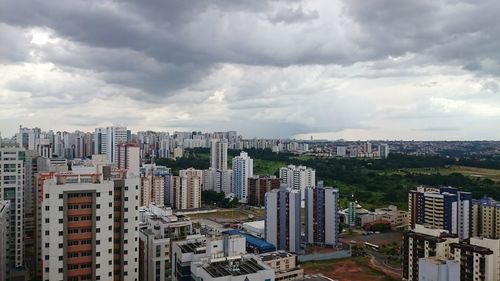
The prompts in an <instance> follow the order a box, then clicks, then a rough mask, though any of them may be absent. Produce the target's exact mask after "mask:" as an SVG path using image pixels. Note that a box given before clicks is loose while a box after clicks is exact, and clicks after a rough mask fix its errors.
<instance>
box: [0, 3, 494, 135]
mask: <svg viewBox="0 0 500 281" xmlns="http://www.w3.org/2000/svg"><path fill="white" fill-rule="evenodd" d="M499 10H500V2H498V1H492V0H491V1H490V0H484V1H455V0H443V1H431V0H421V1H398V0H370V1H363V0H339V1H329V0H326V1H299V0H294V1H285V0H284V1H246V0H214V1H181V0H178V1H174V0H167V1H164V0H152V1H83V0H75V1H54V0H45V1H42V0H33V1H16V0H0V42H2V44H0V74H11V75H8V77H7V76H6V78H4V80H3V81H0V85H1V86H2V87H4V89H0V90H6V92H10V93H9V95H10V97H14V96H15V94H16V93H23V94H26V93H29V96H30V97H31V99H29V100H28V101H29V102H28V104H30V106H32V107H33V108H39V107H41V106H42V107H49V106H52V107H54V108H57V107H58V106H59V108H67V107H68V106H69V105H71V104H72V103H79V104H82V105H87V106H88V107H87V108H94V107H95V108H96V110H98V111H102V108H105V109H106V110H107V109H108V108H109V111H110V113H109V114H105V115H99V114H95V115H96V116H97V118H93V117H89V119H91V120H94V121H95V122H98V121H99V120H101V119H103V118H107V117H106V116H109V118H108V120H110V121H114V120H118V119H120V118H122V117H123V116H122V115H123V114H116V113H112V111H121V108H120V106H121V102H122V101H123V102H124V101H128V99H130V101H128V102H130V103H131V104H132V105H130V104H128V105H127V106H129V107H128V108H132V109H133V108H134V106H136V107H137V110H138V111H142V110H144V111H149V110H151V111H153V110H155V109H157V110H158V112H155V114H156V115H155V116H157V117H155V118H157V119H155V122H158V123H160V122H166V121H165V120H166V119H164V115H168V114H171V115H174V116H171V115H169V116H168V118H169V119H168V120H172V121H171V122H172V124H170V126H182V127H196V126H206V127H207V128H208V127H210V126H215V127H214V129H224V128H223V127H227V128H228V129H230V128H235V127H241V128H242V130H244V131H247V132H255V135H268V136H269V135H274V134H278V135H286V134H295V133H310V132H325V131H330V132H331V131H341V130H342V129H346V128H347V129H348V128H358V129H362V128H367V127H363V125H362V124H363V122H365V123H369V122H370V121H371V120H374V119H376V118H378V117H379V116H388V117H390V118H394V119H395V120H396V119H397V120H402V119H404V118H405V117H404V116H411V117H412V118H413V117H415V116H416V117H417V118H421V119H427V120H431V119H432V118H439V117H442V116H448V117H449V116H452V117H455V116H457V115H459V114H462V113H460V112H456V110H455V108H456V107H453V106H457V105H456V104H454V103H453V97H450V95H447V96H446V95H445V94H446V93H442V91H441V90H442V88H440V87H442V86H441V85H445V84H444V83H443V81H442V80H440V78H442V76H446V75H449V76H455V77H458V76H460V75H469V74H470V73H472V74H474V75H476V77H477V78H478V79H483V80H484V81H479V82H478V81H472V82H470V83H477V84H478V85H479V86H477V87H476V88H474V87H472V86H471V88H473V89H477V91H476V90H471V91H470V92H471V93H469V94H467V93H461V94H457V95H456V97H457V101H458V100H460V99H466V98H468V99H471V100H472V99H475V100H474V102H476V100H477V102H478V104H479V105H480V104H481V102H483V100H480V98H481V97H487V99H488V100H492V101H493V102H491V103H488V104H492V106H493V105H495V104H497V102H496V101H498V92H499V90H498V89H499V87H498V82H499V81H498V79H497V78H498V75H500V52H498V50H499V49H500V17H498V16H497V12H498V11H499ZM32 28H36V29H37V30H43V31H44V32H47V33H48V34H49V35H50V36H52V37H53V38H52V39H54V40H49V41H48V42H43V43H41V44H30V40H31V38H30V32H31V31H32ZM24 64H26V65H27V66H25V67H24V68H23V65H24ZM40 65H42V66H40ZM2 67H4V69H5V71H3V69H2ZM33 74H39V75H33ZM32 76H36V77H32ZM424 76H428V77H425V78H422V79H419V78H420V77H424ZM431 76H435V77H431ZM440 76H441V77H440ZM405 79H407V80H405ZM457 79H467V78H457ZM366 80H370V82H366ZM402 80H405V81H406V84H404V83H401V82H400V81H402ZM378 81H383V82H380V84H378V83H379V82H378ZM485 81H489V82H488V83H485ZM444 82H446V81H444ZM357 83H367V84H363V86H365V87H364V88H363V87H356V84H357ZM369 83H373V84H369ZM384 83H385V84H384ZM392 84H398V85H400V86H401V88H398V89H396V88H395V87H394V88H393V87H391V85H392ZM353 85H354V86H353ZM372 85H373V89H371V88H370V87H371V86H372ZM408 85H410V86H408ZM413 86H415V87H418V91H426V92H425V96H422V98H415V99H411V98H408V99H407V100H404V101H405V102H409V103H411V104H413V105H414V104H417V105H416V109H417V113H413V112H408V110H407V108H411V107H408V106H407V107H404V106H402V105H401V104H400V103H401V102H402V101H401V100H402V99H401V100H398V99H394V100H391V97H390V94H391V93H393V94H394V96H403V95H408V96H412V95H417V94H415V92H413V93H406V92H405V91H406V90H407V88H408V87H413ZM457 88H458V87H457ZM346 89H347V90H346ZM345 91H351V92H345ZM352 91H361V92H365V91H366V92H370V94H371V93H373V95H376V94H380V95H381V96H382V97H381V98H380V99H378V100H376V101H374V100H375V99H373V98H372V99H370V96H369V95H370V94H368V93H365V94H363V93H357V92H352ZM391 91H394V92H391ZM440 91H441V92H440ZM214 93H223V94H222V95H221V96H217V97H213V99H212V100H211V101H210V102H214V100H216V101H217V102H218V103H217V102H214V104H210V106H209V107H202V106H203V104H204V103H207V102H208V100H209V98H210V97H212V95H213V94H214ZM363 95H364V96H363ZM440 95H444V96H445V97H444V99H435V100H434V101H432V100H431V99H432V98H440ZM4 97H6V96H4ZM360 97H361V98H360ZM0 98H1V96H0ZM5 99H6V100H7V98H5ZM10 99H12V98H10ZM115 100H116V101H117V102H116V105H114V104H112V103H111V104H110V103H109V102H110V101H113V102H114V101H115ZM23 102H24V101H23ZM483 103H484V102H483ZM19 104H23V105H24V103H19ZM19 104H14V105H13V106H18V105H19ZM385 105H389V106H388V107H389V108H391V106H392V108H397V110H395V111H394V112H392V111H390V110H388V112H384V108H385ZM479 105H477V106H479ZM114 106H115V107H114ZM200 106H201V108H199V107H200ZM380 108H382V109H380ZM401 108H402V109H401ZM443 108H444V109H446V112H443V111H444V110H443ZM353 109H355V110H353ZM163 110H164V111H165V113H164V112H162V111H163ZM169 110H172V111H173V112H174V113H170V112H167V111H169ZM75 111H78V109H75ZM377 111H382V112H380V113H379V116H377ZM490 111H491V112H494V111H495V109H494V108H493V109H490ZM206 112H208V113H211V115H209V116H208V117H207V116H205V115H203V114H205V113H206ZM208 113H207V114H208ZM200 114H201V115H200ZM488 114H493V113H488ZM178 115H179V116H182V118H184V117H185V118H186V119H185V120H184V119H182V118H180V117H179V116H178ZM255 116H259V118H260V119H259V118H255ZM144 118H153V117H151V115H150V114H148V115H147V116H146V117H145V116H141V115H134V117H133V118H129V119H127V122H133V121H132V119H133V120H141V121H143V120H146V119H144ZM224 118H226V119H227V120H230V121H227V120H226V119H224ZM0 119H1V116H0ZM77 119H78V118H69V120H70V121H71V122H73V123H72V124H76V125H81V126H85V125H86V124H87V125H90V124H92V122H78V120H77ZM200 119H202V120H200ZM215 121H216V122H215ZM217 122H218V123H217ZM264 122H265V123H266V125H262V124H263V123H264ZM214 124H217V125H214ZM162 125H163V123H162ZM425 125H426V124H424V125H422V124H420V125H419V126H414V127H415V128H426V126H425ZM277 127H279V129H276V128H277ZM439 127H441V126H439ZM273 128H274V129H273ZM264 132H267V133H264Z"/></svg>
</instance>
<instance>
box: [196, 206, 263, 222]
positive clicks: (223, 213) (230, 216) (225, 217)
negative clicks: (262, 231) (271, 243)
mask: <svg viewBox="0 0 500 281" xmlns="http://www.w3.org/2000/svg"><path fill="white" fill-rule="evenodd" d="M249 214H253V215H254V216H255V217H254V218H255V219H262V218H263V216H264V210H255V211H254V210H252V211H246V212H243V211H242V210H240V209H219V210H217V212H215V213H205V214H190V215H188V216H189V217H190V218H191V219H193V220H195V219H212V220H215V221H231V220H239V221H242V222H243V221H247V220H248V215H249Z"/></svg>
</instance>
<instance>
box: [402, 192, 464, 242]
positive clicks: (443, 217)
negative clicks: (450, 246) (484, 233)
mask: <svg viewBox="0 0 500 281" xmlns="http://www.w3.org/2000/svg"><path fill="white" fill-rule="evenodd" d="M408 212H409V225H410V228H413V227H414V226H415V224H423V225H425V226H426V227H429V228H437V229H445V230H448V231H449V232H450V233H452V234H457V235H458V237H459V238H460V240H463V239H467V238H469V237H470V234H471V214H472V194H471V193H470V192H462V191H459V190H457V189H456V188H453V187H439V188H429V187H424V186H419V187H417V190H412V191H410V193H409V195H408Z"/></svg>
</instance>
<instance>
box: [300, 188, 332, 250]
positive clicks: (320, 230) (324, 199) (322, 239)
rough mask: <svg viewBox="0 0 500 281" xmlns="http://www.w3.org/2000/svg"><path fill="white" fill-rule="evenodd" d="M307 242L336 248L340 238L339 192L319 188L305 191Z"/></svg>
mask: <svg viewBox="0 0 500 281" xmlns="http://www.w3.org/2000/svg"><path fill="white" fill-rule="evenodd" d="M305 195H306V198H305V232H306V237H305V239H306V242H307V243H311V244H321V245H330V246H335V245H337V243H338V238H339V215H338V208H339V190H338V189H333V188H331V187H324V186H323V182H322V181H320V182H318V186H317V187H316V188H314V187H307V188H306V190H305Z"/></svg>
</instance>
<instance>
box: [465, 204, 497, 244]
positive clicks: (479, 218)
mask: <svg viewBox="0 0 500 281" xmlns="http://www.w3.org/2000/svg"><path fill="white" fill-rule="evenodd" d="M472 236H473V237H478V236H480V237H485V238H490V239H500V202H497V201H495V200H493V199H492V198H487V197H484V198H482V199H480V200H472Z"/></svg>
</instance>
